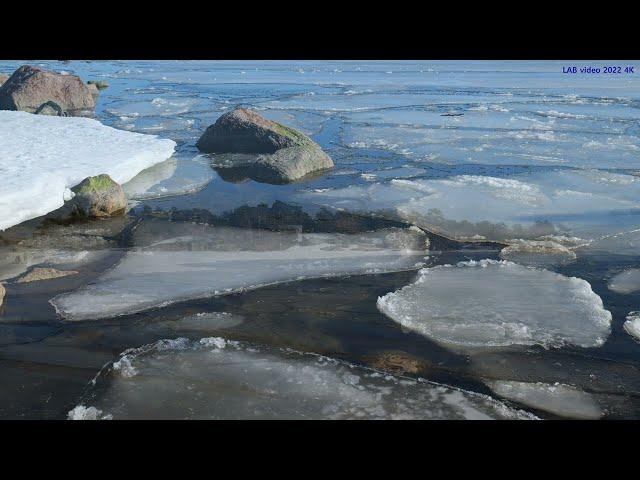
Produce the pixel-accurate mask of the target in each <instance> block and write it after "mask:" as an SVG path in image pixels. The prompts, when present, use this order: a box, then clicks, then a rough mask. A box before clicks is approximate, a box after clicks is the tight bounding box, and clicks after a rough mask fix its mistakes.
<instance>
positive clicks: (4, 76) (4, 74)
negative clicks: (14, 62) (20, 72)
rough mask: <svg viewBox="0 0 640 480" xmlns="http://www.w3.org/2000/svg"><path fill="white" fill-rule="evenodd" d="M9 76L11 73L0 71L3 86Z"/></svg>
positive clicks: (0, 84)
mask: <svg viewBox="0 0 640 480" xmlns="http://www.w3.org/2000/svg"><path fill="white" fill-rule="evenodd" d="M8 78H9V75H7V74H6V73H0V86H2V84H3V83H4V82H6V81H7V79H8Z"/></svg>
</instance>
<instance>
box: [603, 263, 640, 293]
mask: <svg viewBox="0 0 640 480" xmlns="http://www.w3.org/2000/svg"><path fill="white" fill-rule="evenodd" d="M609 289H610V290H613V291H614V292H616V293H633V292H636V291H638V290H640V268H631V269H629V270H626V271H624V272H621V273H619V274H617V275H616V276H615V277H613V278H612V279H611V280H610V281H609Z"/></svg>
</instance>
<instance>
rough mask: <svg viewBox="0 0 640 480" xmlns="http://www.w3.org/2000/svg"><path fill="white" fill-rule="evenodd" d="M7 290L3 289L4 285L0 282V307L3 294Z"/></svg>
mask: <svg viewBox="0 0 640 480" xmlns="http://www.w3.org/2000/svg"><path fill="white" fill-rule="evenodd" d="M6 292H7V291H6V290H5V289H4V285H2V283H0V307H2V302H4V296H5V293H6Z"/></svg>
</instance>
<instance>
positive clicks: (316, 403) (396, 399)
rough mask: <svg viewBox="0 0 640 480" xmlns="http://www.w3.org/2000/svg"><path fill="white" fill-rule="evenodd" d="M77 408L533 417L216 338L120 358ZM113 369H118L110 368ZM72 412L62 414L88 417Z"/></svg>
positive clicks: (144, 412)
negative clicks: (120, 365) (122, 363)
mask: <svg viewBox="0 0 640 480" xmlns="http://www.w3.org/2000/svg"><path fill="white" fill-rule="evenodd" d="M122 358H126V359H127V366H128V367H129V366H130V367H131V368H133V369H135V375H130V372H131V370H129V369H128V370H126V371H123V369H122V368H121V367H118V368H116V364H114V366H113V368H111V369H106V370H103V371H102V372H101V373H100V374H99V375H98V377H97V378H96V383H95V384H92V385H90V386H89V390H88V393H87V395H85V398H84V399H83V402H84V403H85V404H86V403H91V404H92V405H95V406H94V407H90V408H94V409H95V412H94V411H92V412H90V413H89V415H92V416H95V417H99V416H100V415H101V413H96V412H100V411H101V410H104V411H107V412H110V414H112V415H113V418H115V419H118V420H119V419H478V420H480V419H482V420H485V419H532V418H535V417H534V416H533V415H531V414H528V413H526V412H523V411H521V410H516V409H513V408H510V407H508V406H506V405H505V404H503V403H501V402H499V401H497V400H494V399H492V398H491V397H488V396H485V395H480V394H477V393H472V392H467V391H464V390H459V389H455V388H452V387H447V386H443V385H437V384H433V383H429V382H427V381H424V380H422V379H417V380H413V379H408V378H401V377H396V376H393V375H389V374H382V373H380V372H377V371H375V370H370V369H365V368H362V367H359V366H356V365H353V364H350V363H347V362H344V361H339V360H335V359H332V358H328V357H324V356H320V355H315V354H309V353H301V352H297V351H294V350H291V349H280V348H273V347H265V346H256V345H252V344H246V343H244V342H237V341H230V340H227V339H224V338H220V337H213V338H203V339H201V340H199V341H193V342H190V341H188V340H186V339H176V340H173V341H171V340H161V341H159V342H157V343H155V344H151V345H145V346H143V347H140V348H138V349H131V350H129V351H127V352H125V354H124V356H123V357H121V360H119V362H122ZM119 362H117V363H119ZM82 409H84V407H82V406H79V407H76V408H75V409H74V410H73V411H72V413H73V415H72V413H70V417H71V416H87V413H85V410H82Z"/></svg>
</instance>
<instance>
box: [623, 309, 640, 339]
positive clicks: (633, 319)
mask: <svg viewBox="0 0 640 480" xmlns="http://www.w3.org/2000/svg"><path fill="white" fill-rule="evenodd" d="M623 327H624V330H625V332H627V333H628V334H629V335H631V336H632V337H633V338H635V339H636V340H638V341H640V312H629V315H627V320H626V321H625V322H624V325H623Z"/></svg>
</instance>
